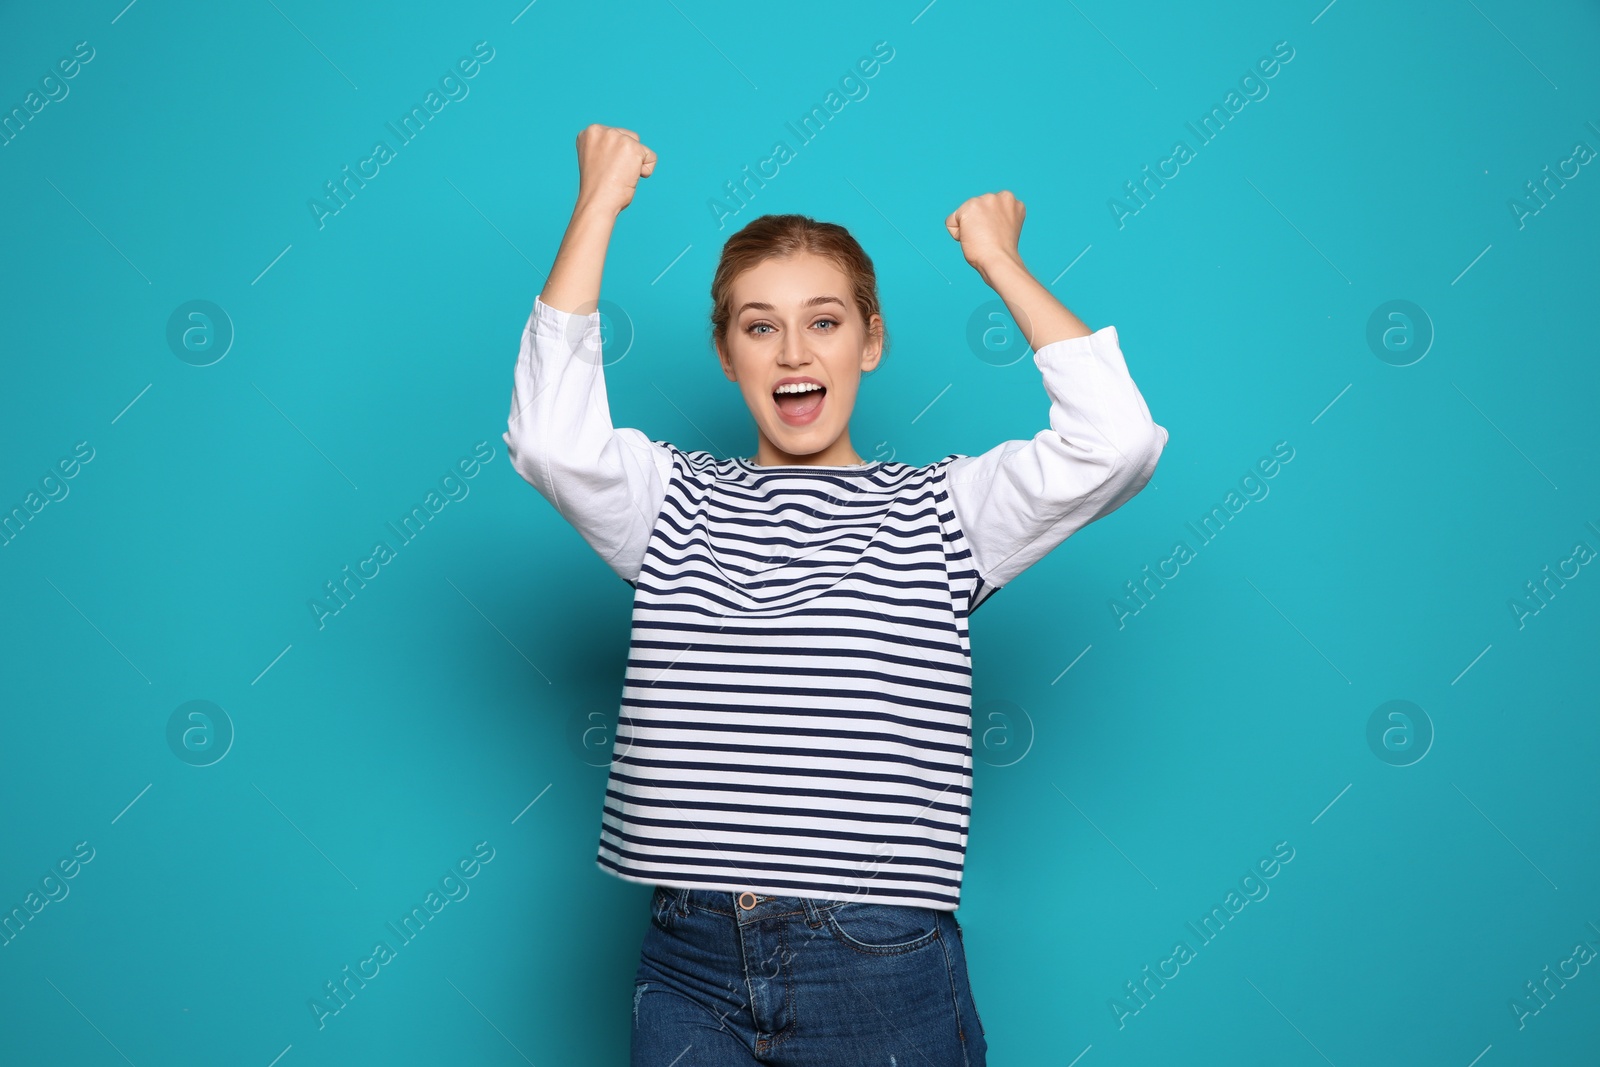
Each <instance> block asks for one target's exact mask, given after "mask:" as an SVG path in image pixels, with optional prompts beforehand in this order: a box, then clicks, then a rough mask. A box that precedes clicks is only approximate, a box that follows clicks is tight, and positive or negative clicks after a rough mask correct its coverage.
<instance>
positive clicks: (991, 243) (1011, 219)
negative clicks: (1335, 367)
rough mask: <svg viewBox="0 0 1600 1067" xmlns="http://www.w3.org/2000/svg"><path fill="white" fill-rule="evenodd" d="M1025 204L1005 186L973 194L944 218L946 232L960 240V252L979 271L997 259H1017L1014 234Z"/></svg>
mask: <svg viewBox="0 0 1600 1067" xmlns="http://www.w3.org/2000/svg"><path fill="white" fill-rule="evenodd" d="M1026 214H1027V208H1026V207H1025V206H1024V205H1023V203H1022V201H1021V200H1018V199H1017V198H1016V197H1014V196H1012V195H1011V193H1010V191H1009V190H1006V189H1002V190H1000V191H999V192H998V193H984V194H983V195H982V196H975V197H973V198H972V199H971V200H968V201H967V202H966V203H964V204H962V205H961V206H960V207H958V208H956V209H955V210H954V211H952V212H951V213H950V215H949V217H948V218H946V219H945V220H944V228H945V229H947V230H949V231H950V236H951V237H953V238H955V239H956V240H957V241H960V242H961V255H962V256H963V257H964V258H965V259H966V261H967V262H968V263H969V264H971V265H972V266H973V267H974V268H976V269H977V271H978V272H979V273H980V274H981V273H983V272H984V270H985V269H986V268H987V267H988V266H989V265H990V264H991V263H994V262H995V261H996V260H998V259H1012V260H1018V261H1020V260H1021V258H1022V257H1021V255H1020V254H1019V253H1018V251H1017V238H1018V237H1019V236H1021V234H1022V219H1023V216H1024V215H1026Z"/></svg>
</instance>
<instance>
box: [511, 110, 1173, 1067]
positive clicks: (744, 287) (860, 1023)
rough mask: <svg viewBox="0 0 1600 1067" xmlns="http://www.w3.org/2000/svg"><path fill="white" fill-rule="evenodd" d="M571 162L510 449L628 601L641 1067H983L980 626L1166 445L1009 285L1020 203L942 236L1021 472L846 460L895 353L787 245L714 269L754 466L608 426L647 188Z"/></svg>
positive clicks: (651, 162)
mask: <svg viewBox="0 0 1600 1067" xmlns="http://www.w3.org/2000/svg"><path fill="white" fill-rule="evenodd" d="M578 160H579V173H580V179H579V192H578V199H577V206H576V208H575V209H574V211H573V214H572V219H571V221H570V223H569V224H568V227H567V231H566V235H565V237H564V238H563V239H562V242H561V248H560V251H559V252H558V253H557V256H556V261H555V265H554V267H553V268H552V269H551V271H550V276H549V278H548V279H547V280H546V282H545V285H544V288H543V291H542V292H541V293H540V295H539V296H538V297H537V298H536V299H535V301H534V308H533V312H532V314H531V315H530V317H529V321H528V324H527V328H526V330H525V332H524V334H523V337H522V347H521V352H520V355H519V356H518V360H517V366H516V374H515V382H514V388H513V392H512V399H511V415H510V419H509V422H508V430H507V432H506V434H505V442H506V447H507V449H508V452H509V454H510V456H511V461H512V463H513V465H514V466H515V467H516V469H517V471H518V472H519V473H520V474H521V475H522V476H523V477H524V478H525V479H527V480H528V481H529V482H530V483H532V484H533V485H534V487H535V488H537V489H538V490H539V492H540V493H541V494H543V496H544V497H545V498H546V499H548V500H549V501H550V503H551V504H552V505H554V506H555V507H556V509H557V510H558V511H559V512H560V513H561V515H562V516H563V517H564V518H566V519H567V520H568V521H569V522H571V523H572V524H573V525H574V526H575V527H576V528H577V530H578V532H579V533H581V534H582V536H583V537H584V538H585V539H586V540H587V541H588V542H589V544H590V545H591V546H592V547H593V548H594V549H595V551H596V552H598V553H599V554H600V556H601V558H603V559H604V560H605V561H606V562H607V563H608V564H609V565H610V566H611V567H612V569H613V570H614V571H615V572H616V573H617V574H618V575H619V576H620V577H621V578H622V579H623V580H625V581H627V582H628V583H629V584H630V585H631V586H633V588H634V601H633V630H632V646H631V650H630V652H629V656H628V662H627V668H626V672H625V678H624V683H623V690H622V710H621V714H620V716H619V719H618V725H617V734H616V738H615V742H614V747H613V752H612V762H611V770H610V777H609V780H608V784H607V789H606V794H605V805H604V812H603V816H602V828H601V837H600V847H599V853H598V855H597V857H596V862H597V864H598V865H599V866H600V868H601V870H603V871H605V872H607V873H610V874H612V875H615V876H616V877H619V878H622V879H625V880H627V881H630V882H638V883H643V884H647V885H653V886H654V887H655V891H654V894H653V896H652V898H651V903H650V924H649V926H648V927H647V929H646V934H645V938H644V943H643V946H642V949H641V953H640V961H639V967H638V971H637V974H636V977H635V985H634V990H635V994H634V1003H633V1031H632V1043H631V1049H632V1063H633V1065H634V1067H667V1065H668V1064H674V1063H676V1064H680V1065H681V1067H690V1065H691V1064H692V1065H697V1067H725V1065H731V1064H744V1065H749V1064H755V1063H763V1064H792V1065H796V1067H800V1065H807V1064H816V1065H823V1064H828V1065H831V1064H845V1063H850V1064H855V1063H873V1064H890V1065H892V1064H896V1063H898V1064H902V1065H904V1067H913V1065H926V1064H934V1065H938V1067H946V1065H963V1067H976V1065H982V1064H983V1063H984V1062H985V1056H986V1051H987V1042H986V1040H985V1036H984V1032H983V1026H982V1023H981V1022H980V1021H979V1018H978V1014H977V1009H976V1006H975V1004H974V1002H973V997H972V990H971V987H970V985H969V983H968V977H967V962H966V954H965V951H964V949H963V946H962V938H961V933H962V931H961V927H960V924H959V923H957V922H956V919H955V908H956V905H957V904H958V903H959V901H960V888H961V874H962V862H963V858H964V856H965V852H966V844H967V827H968V820H969V812H970V800H971V783H972V774H971V772H972V721H971V696H972V694H971V660H970V648H971V646H970V643H969V640H968V628H967V620H968V616H969V615H970V614H971V612H972V611H973V610H975V609H976V608H977V607H978V606H979V605H980V604H981V603H983V602H984V601H985V600H986V599H987V598H988V597H989V596H991V595H992V594H993V593H994V592H995V591H996V590H998V589H1000V588H1001V587H1003V586H1004V585H1006V584H1007V583H1008V582H1009V581H1010V580H1011V579H1012V578H1014V577H1016V576H1017V575H1018V574H1020V573H1021V572H1022V571H1023V570H1025V569H1026V568H1027V567H1029V566H1030V565H1032V564H1033V563H1035V562H1037V561H1038V560H1039V559H1040V558H1042V557H1043V556H1044V555H1045V554H1046V553H1047V552H1049V551H1050V549H1052V548H1053V547H1055V546H1056V545H1058V544H1060V543H1061V542H1062V541H1063V540H1064V539H1066V538H1067V537H1068V536H1069V535H1070V534H1072V533H1073V532H1074V531H1076V530H1078V529H1080V528H1081V527H1083V526H1084V525H1086V524H1087V523H1090V522H1093V521H1094V520H1095V519H1097V518H1100V517H1101V516H1103V515H1106V514H1108V513H1110V512H1112V511H1114V510H1116V509H1117V508H1118V507H1120V506H1121V505H1122V504H1123V503H1124V502H1126V501H1127V500H1129V499H1130V498H1131V497H1132V496H1133V495H1134V494H1135V493H1137V492H1138V491H1139V490H1140V489H1141V488H1143V487H1144V485H1145V484H1146V483H1147V482H1148V481H1149V480H1150V477H1151V475H1152V474H1153V473H1154V471H1155V466H1156V462H1157V460H1158V459H1159V457H1160V455H1161V451H1162V448H1163V446H1164V445H1165V444H1166V441H1167V432H1166V430H1165V429H1163V428H1162V427H1160V426H1158V425H1156V424H1155V423H1154V422H1153V421H1152V420H1151V418H1150V412H1149V410H1148V409H1147V408H1146V406H1145V402H1144V399H1143V397H1142V396H1140V394H1139V390H1138V388H1137V387H1136V386H1135V385H1134V383H1133V381H1132V380H1131V378H1130V377H1129V375H1128V370H1127V367H1126V365H1125V363H1124V362H1123V357H1122V353H1121V351H1120V349H1119V347H1118V342H1117V334H1116V331H1115V329H1114V328H1113V327H1110V326H1106V327H1103V328H1101V329H1100V330H1098V331H1090V329H1089V328H1088V327H1087V326H1085V325H1084V324H1083V323H1082V322H1081V321H1079V320H1078V318H1077V317H1076V316H1075V315H1073V314H1072V312H1070V311H1068V310H1067V309H1066V308H1065V307H1063V306H1062V305H1061V304H1060V303H1059V302H1057V301H1056V299H1055V298H1054V297H1053V296H1051V295H1050V292H1049V291H1048V290H1047V289H1046V288H1045V287H1044V286H1042V285H1041V284H1039V282H1038V281H1036V280H1035V279H1034V278H1033V276H1032V275H1031V274H1030V273H1029V272H1028V270H1027V268H1025V267H1024V266H1023V264H1022V259H1021V256H1020V255H1019V254H1018V251H1017V239H1018V235H1019V233H1020V231H1021V226H1022V219H1023V206H1022V204H1021V203H1020V202H1018V201H1017V200H1016V198H1015V197H1013V196H1012V195H1011V194H1010V193H1006V192H1001V193H990V194H986V195H984V196H979V197H976V198H974V199H972V200H968V201H967V202H966V203H964V204H962V205H961V206H960V207H959V208H957V209H956V210H955V211H954V212H953V213H952V214H951V215H950V216H949V218H947V219H946V220H945V225H946V227H947V228H948V229H949V231H950V235H951V237H953V238H954V239H956V240H958V241H959V242H960V243H961V251H962V254H963V256H964V257H965V258H966V260H967V262H968V263H969V264H971V265H972V266H973V267H974V268H975V269H976V270H977V271H978V272H979V273H980V274H981V275H982V276H983V279H984V281H985V282H986V283H988V284H989V285H990V286H992V287H993V288H994V289H995V291H996V292H998V293H999V295H1000V297H1001V298H1002V299H1003V300H1004V301H1005V303H1006V306H1007V307H1008V308H1009V309H1010V311H1011V313H1012V316H1013V317H1014V318H1015V320H1016V321H1017V323H1018V324H1019V326H1020V327H1021V329H1022V330H1023V332H1024V335H1025V336H1026V337H1027V340H1028V343H1029V345H1030V346H1031V347H1032V348H1033V350H1034V363H1035V364H1036V365H1037V366H1038V368H1039V370H1040V371H1041V372H1042V374H1043V380H1044V386H1045V389H1046V391H1047V392H1048V394H1049V396H1050V425H1049V428H1048V429H1045V430H1041V431H1040V432H1039V433H1037V434H1036V435H1034V437H1033V438H1032V439H1031V440H1025V441H1024V440H1018V441H1005V442H1002V443H1001V444H999V445H996V446H995V447H994V448H992V449H990V450H989V451H987V452H984V453H983V454H982V455H979V456H966V455H958V454H951V455H947V456H945V457H944V458H942V459H940V460H937V461H935V462H933V463H930V464H927V465H925V466H920V467H919V466H913V465H911V464H908V463H903V462H893V461H866V460H863V459H862V457H861V456H860V455H859V453H858V452H857V450H856V449H855V447H854V446H853V445H852V444H851V441H850V427H849V421H850V413H851V410H852V408H853V407H854V404H855V398H856V394H857V390H858V389H859V387H860V382H861V375H862V374H863V373H864V372H867V371H870V370H872V369H873V368H874V367H876V366H878V364H879V362H880V360H881V359H882V358H883V353H884V342H885V329H884V322H883V317H882V315H881V313H880V311H879V306H878V295H877V283H876V278H875V276H874V274H873V268H872V262H871V260H869V259H868V258H867V256H866V254H865V253H864V252H863V251H862V250H861V247H860V245H858V244H857V243H856V241H855V239H854V238H852V237H851V236H850V235H849V233H848V232H846V231H845V230H844V229H843V228H841V227H839V226H836V225H833V224H831V223H823V222H816V221H814V220H812V219H809V218H806V217H805V216H800V215H776V216H764V217H762V218H759V219H756V220H755V221H753V222H751V223H750V224H749V225H747V226H746V227H745V228H744V229H742V230H740V231H739V232H738V233H736V234H735V235H734V236H732V237H731V238H729V239H728V241H727V243H726V245H725V246H724V248H723V250H722V257H721V262H720V263H719V265H718V267H717V271H716V275H715V277H714V279H713V281H712V286H711V296H712V303H713V306H712V312H711V333H712V342H713V345H714V347H715V349H716V352H717V356H718V358H719V359H720V360H721V365H722V369H723V372H724V373H725V374H726V375H727V377H728V378H729V379H730V380H731V381H733V382H736V383H737V384H738V386H739V390H740V393H741V394H742V396H743V398H744V401H745V403H746V404H747V405H748V406H749V409H750V413H751V416H752V417H753V419H754V421H755V427H756V448H755V454H754V456H752V457H749V458H745V457H743V456H740V457H736V458H730V459H718V458H717V457H715V456H713V455H712V454H711V453H709V452H705V451H686V450H683V449H679V448H677V447H676V446H674V445H672V444H670V443H668V442H666V441H661V440H654V439H652V438H649V437H647V436H646V435H645V434H644V433H643V432H641V431H639V430H636V429H630V428H625V427H624V428H618V427H614V426H613V425H612V422H611V417H610V411H609V407H608V404H607V400H606V388H605V376H604V374H603V372H602V365H601V350H600V342H599V340H598V333H599V314H598V312H597V311H596V310H595V309H596V308H597V305H598V300H599V296H600V279H601V271H602V267H603V264H604V261H605V253H606V248H607V244H608V242H609V240H610V236H611V230H612V227H613V225H614V224H615V221H616V219H617V217H618V215H619V213H620V212H621V211H622V209H623V208H625V207H626V206H627V205H628V204H629V203H630V202H631V201H632V199H633V195H634V192H635V190H636V187H637V185H638V182H639V179H640V178H642V177H648V176H649V175H650V173H651V172H652V171H653V170H654V169H655V165H656V156H655V153H654V152H652V151H650V149H648V148H646V147H645V146H644V145H642V144H641V143H640V141H639V138H638V136H637V135H636V134H635V133H633V132H632V131H630V130H623V129H614V128H608V127H604V126H590V127H588V128H587V129H585V130H584V131H583V132H582V133H581V134H580V135H579V137H578ZM935 384H936V382H935V381H934V380H932V379H930V380H929V381H928V382H927V385H928V386H929V391H930V393H931V391H932V387H933V386H934V385H935Z"/></svg>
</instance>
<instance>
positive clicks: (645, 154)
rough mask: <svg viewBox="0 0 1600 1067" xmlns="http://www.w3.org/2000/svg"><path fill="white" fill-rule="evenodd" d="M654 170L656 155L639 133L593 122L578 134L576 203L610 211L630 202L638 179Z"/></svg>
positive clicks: (620, 208)
mask: <svg viewBox="0 0 1600 1067" xmlns="http://www.w3.org/2000/svg"><path fill="white" fill-rule="evenodd" d="M655 169H656V154H655V153H654V152H652V151H650V149H648V148H646V147H645V146H644V145H643V144H640V143H639V135H638V134H637V133H634V132H633V131H632V130H624V129H622V128H621V127H617V126H601V125H600V124H599V123H593V124H591V125H589V126H586V127H584V129H583V132H582V133H580V134H578V203H579V204H580V205H588V206H590V207H593V208H596V209H603V210H606V211H609V212H612V213H613V214H616V213H620V212H621V211H622V209H623V208H625V207H627V206H628V205H629V204H631V203H632V202H633V193H634V190H636V189H637V188H638V187H639V179H640V178H648V177H650V175H651V173H652V172H653V171H654V170H655Z"/></svg>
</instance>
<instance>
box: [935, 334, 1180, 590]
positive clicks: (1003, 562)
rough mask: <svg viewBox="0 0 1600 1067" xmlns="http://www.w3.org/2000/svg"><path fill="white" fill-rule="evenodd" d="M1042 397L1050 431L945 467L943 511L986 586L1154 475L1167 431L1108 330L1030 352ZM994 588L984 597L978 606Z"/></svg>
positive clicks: (998, 581) (1015, 570)
mask: <svg viewBox="0 0 1600 1067" xmlns="http://www.w3.org/2000/svg"><path fill="white" fill-rule="evenodd" d="M1033 362H1034V364H1035V366H1037V367H1038V368H1039V370H1040V371H1041V372H1042V373H1043V375H1044V387H1045V392H1046V393H1048V394H1049V396H1050V428H1049V429H1048V430H1041V431H1039V432H1038V433H1037V434H1035V435H1034V436H1033V438H1032V439H1031V440H1026V441H1022V440H1017V441H1002V442H1001V443H1000V444H998V445H996V446H995V447H994V448H991V449H989V450H988V451H987V452H984V453H983V454H982V455H978V456H962V457H960V458H958V459H956V460H954V461H953V462H952V463H951V464H950V468H949V472H948V475H947V477H948V485H949V489H950V497H951V505H952V507H953V509H954V511H955V513H956V518H957V520H958V521H959V522H960V524H961V527H962V530H963V531H964V532H965V534H966V538H967V543H968V545H969V546H970V548H971V549H972V556H973V565H974V567H975V569H976V570H977V572H978V575H979V577H980V578H981V579H982V580H983V583H984V585H985V586H987V587H994V588H998V587H1000V586H1003V585H1005V584H1006V583H1007V582H1009V581H1011V579H1013V578H1015V577H1016V576H1017V575H1019V574H1021V573H1022V572H1023V571H1024V570H1026V569H1027V568H1029V567H1030V566H1032V565H1033V564H1035V563H1037V562H1038V561H1039V560H1040V559H1042V558H1043V557H1044V556H1045V555H1046V554H1047V553H1048V552H1049V551H1050V550H1051V549H1052V548H1054V547H1055V546H1056V545H1059V544H1060V543H1061V542H1062V541H1065V540H1066V539H1067V538H1068V537H1069V536H1071V535H1072V534H1073V533H1075V532H1076V531H1078V530H1080V529H1082V528H1083V527H1084V526H1087V525H1088V524H1089V523H1091V522H1093V521H1094V520H1095V519H1098V518H1100V517H1101V516H1103V515H1109V514H1110V513H1111V512H1113V511H1115V510H1116V509H1117V508H1119V507H1121V506H1122V505H1123V504H1125V503H1127V502H1128V501H1129V500H1130V499H1132V498H1133V496H1134V494H1136V493H1137V492H1138V491H1139V490H1141V489H1143V488H1144V487H1145V484H1146V483H1147V482H1149V481H1150V477H1151V475H1153V474H1154V473H1155V469H1156V461H1157V460H1158V459H1160V457H1161V450H1162V449H1163V448H1164V447H1165V446H1166V443H1167V431H1166V429H1165V428H1164V427H1161V426H1158V425H1156V424H1155V422H1154V421H1152V419H1151V418H1150V409H1149V408H1148V407H1146V406H1145V402H1144V397H1143V396H1141V395H1140V393H1139V389H1138V387H1137V386H1136V385H1134V383H1133V379H1132V378H1131V377H1129V375H1128V367H1127V364H1126V363H1125V362H1124V361H1123V358H1122V349H1121V347H1120V345H1119V344H1118V341H1117V331H1116V327H1114V326H1104V327H1102V328H1100V329H1099V330H1096V331H1095V332H1094V333H1092V334H1090V335H1089V336H1087V337H1071V338H1065V339H1063V340H1060V341H1054V342H1052V343H1050V344H1047V345H1045V346H1044V347H1043V348H1041V349H1039V350H1038V351H1037V352H1035V353H1034V354H1033ZM991 592H993V588H988V589H985V590H984V592H983V596H982V597H980V598H979V599H980V600H981V599H984V598H986V597H987V596H988V594H989V593H991Z"/></svg>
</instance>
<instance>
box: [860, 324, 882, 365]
mask: <svg viewBox="0 0 1600 1067" xmlns="http://www.w3.org/2000/svg"><path fill="white" fill-rule="evenodd" d="M882 359H883V316H882V315H874V316H872V321H870V322H869V323H867V343H866V346H865V347H864V348H862V350H861V369H862V371H863V372H866V371H871V370H876V369H877V367H878V363H879V361H880V360H882Z"/></svg>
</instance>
